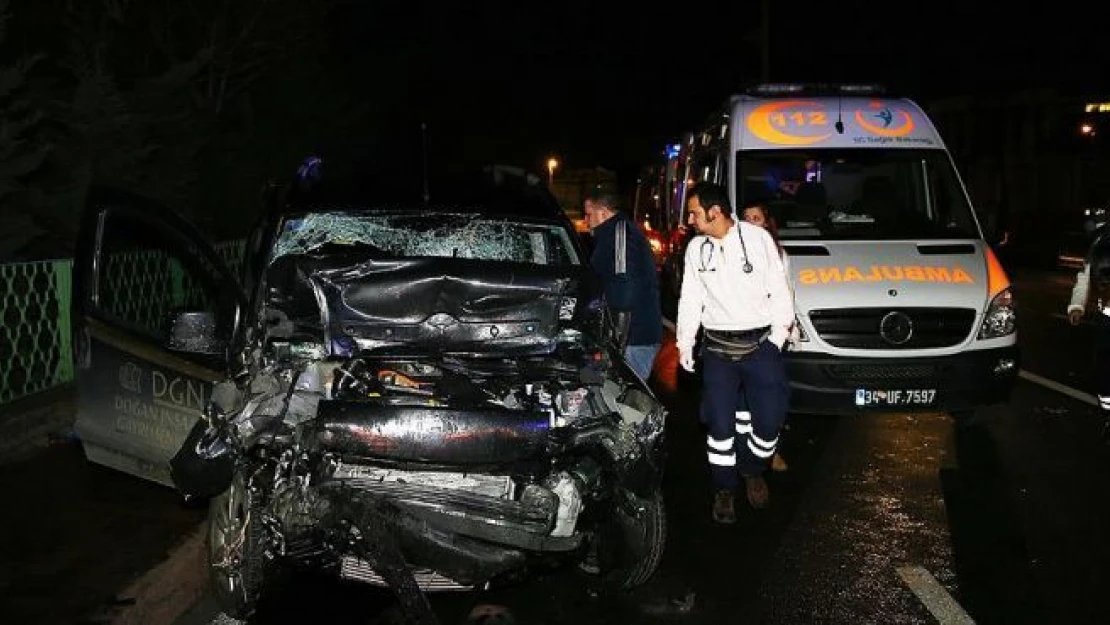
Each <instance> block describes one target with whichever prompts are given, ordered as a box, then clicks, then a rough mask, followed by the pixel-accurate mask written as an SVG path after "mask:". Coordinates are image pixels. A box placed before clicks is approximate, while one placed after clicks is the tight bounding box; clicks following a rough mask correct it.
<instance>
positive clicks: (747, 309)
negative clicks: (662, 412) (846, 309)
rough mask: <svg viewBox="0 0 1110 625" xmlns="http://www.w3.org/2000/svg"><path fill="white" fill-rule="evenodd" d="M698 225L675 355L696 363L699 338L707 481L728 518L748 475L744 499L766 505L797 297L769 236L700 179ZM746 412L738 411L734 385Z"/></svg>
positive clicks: (690, 207) (694, 211)
mask: <svg viewBox="0 0 1110 625" xmlns="http://www.w3.org/2000/svg"><path fill="white" fill-rule="evenodd" d="M687 212H688V221H689V223H690V225H691V226H693V227H694V228H695V229H696V230H697V232H698V233H699V234H698V236H695V237H694V238H693V240H691V241H690V243H689V245H688V246H687V248H686V255H685V269H684V274H683V278H682V291H681V293H680V295H679V301H678V323H677V330H676V332H675V334H676V335H677V344H678V345H677V347H678V353H679V364H680V365H681V366H682V368H683V369H685V370H687V371H691V372H692V371H693V370H694V344H695V342H696V339H697V334H698V330H699V328H704V329H705V336H704V340H703V347H702V353H701V356H702V362H703V371H702V419H703V420H704V422H705V424H706V426H707V427H708V430H709V431H708V437H707V439H706V454H707V457H708V459H709V466H710V471H711V473H712V477H713V485H714V488H715V490H716V492H715V495H714V502H713V519H714V520H715V521H717V522H719V523H734V522H735V521H736V512H735V507H734V503H733V500H734V495H733V493H734V491H735V489H736V488H737V486H738V485H739V476H743V478H744V486H745V491H746V494H747V498H748V502H749V503H750V504H751V505H752V507H754V508H762V507H765V506H766V505H767V502H768V498H769V494H768V490H767V483H766V481H764V479H763V472H764V471H765V470H766V468H767V464H768V462H769V460H770V459H771V457H772V456H773V455H774V454H775V449H776V447H777V445H778V440H779V432H780V431H781V429H782V425H783V422H784V421H785V419H786V411H787V404H788V400H789V387H788V385H787V379H786V367H785V362H784V360H783V355H782V349H783V344H784V343H785V342H786V340H787V338H788V337H789V335H790V327H791V324H793V323H794V299H793V295H792V294H791V290H790V286H789V283H788V281H787V276H786V272H785V271H784V269H783V264H782V259H781V258H780V256H779V253H778V249H777V247H776V245H775V242H774V240H773V239H772V238H771V235H769V234H768V233H767V232H766V231H765V230H764V229H762V228H759V227H757V226H753V225H751V224H749V223H747V222H744V221H742V220H736V219H734V218H733V215H732V209H731V208H730V206H729V201H728V195H727V194H726V193H725V192H724V190H723V189H722V188H721V187H720V186H718V185H715V184H710V183H701V184H698V185H697V187H695V188H694V190H693V191H692V192H691V193H690V196H689V199H688V200H687ZM741 392H743V393H745V395H746V399H747V405H748V411H738V410H737V409H736V407H737V405H738V398H739V394H740V393H741Z"/></svg>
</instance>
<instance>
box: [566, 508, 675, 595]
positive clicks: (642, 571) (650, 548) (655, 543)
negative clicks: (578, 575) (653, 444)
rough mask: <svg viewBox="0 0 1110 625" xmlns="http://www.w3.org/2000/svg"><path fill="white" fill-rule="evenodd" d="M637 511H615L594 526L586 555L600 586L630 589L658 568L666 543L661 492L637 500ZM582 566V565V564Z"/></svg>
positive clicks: (645, 580)
mask: <svg viewBox="0 0 1110 625" xmlns="http://www.w3.org/2000/svg"><path fill="white" fill-rule="evenodd" d="M637 504H638V506H637V507H638V508H639V511H638V513H637V514H634V515H633V514H628V513H624V512H619V513H617V514H614V515H612V517H611V520H609V521H607V522H604V523H602V524H601V525H600V526H599V527H598V531H597V534H596V535H595V537H594V544H593V545H591V551H592V552H593V553H591V554H590V557H589V558H588V559H589V560H590V561H591V562H596V569H597V571H598V573H600V575H601V580H600V581H601V582H602V584H603V585H604V586H607V587H609V588H613V589H621V590H631V589H633V588H636V587H638V586H641V585H643V584H644V583H645V582H647V581H648V579H650V578H651V576H652V575H653V574H654V573H655V570H656V569H657V568H659V562H660V560H662V559H663V549H664V547H665V546H666V543H667V512H666V508H665V507H664V504H663V495H662V493H661V492H658V491H657V492H656V493H654V494H653V495H652V496H651V497H648V498H646V499H639V500H637ZM582 568H583V569H584V570H586V568H585V567H582Z"/></svg>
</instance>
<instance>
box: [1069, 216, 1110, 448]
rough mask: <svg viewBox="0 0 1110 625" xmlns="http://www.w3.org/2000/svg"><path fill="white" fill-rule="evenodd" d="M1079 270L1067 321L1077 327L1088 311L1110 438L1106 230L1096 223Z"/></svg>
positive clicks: (1109, 242)
mask: <svg viewBox="0 0 1110 625" xmlns="http://www.w3.org/2000/svg"><path fill="white" fill-rule="evenodd" d="M1099 228H1100V229H1099V230H1098V231H1097V232H1098V234H1097V236H1095V240H1094V242H1093V243H1092V244H1091V248H1090V250H1089V251H1088V252H1087V258H1086V260H1085V261H1084V263H1083V270H1082V271H1080V272H1079V274H1078V275H1076V277H1075V287H1074V288H1073V289H1072V292H1071V301H1070V302H1068V321H1070V322H1071V324H1072V325H1073V326H1074V325H1079V323H1080V322H1081V321H1082V320H1083V315H1084V314H1086V313H1088V312H1090V316H1091V323H1092V324H1093V325H1094V327H1095V380H1094V382H1095V393H1096V394H1097V395H1098V404H1099V409H1100V410H1101V412H1102V415H1103V417H1104V418H1105V419H1106V421H1105V425H1104V427H1103V438H1107V439H1110V227H1107V225H1106V224H1105V223H1103V224H1099Z"/></svg>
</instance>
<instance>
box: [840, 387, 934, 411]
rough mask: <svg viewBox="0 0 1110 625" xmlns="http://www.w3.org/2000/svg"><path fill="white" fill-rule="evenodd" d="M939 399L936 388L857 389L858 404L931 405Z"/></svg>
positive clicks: (891, 405) (863, 405) (864, 405)
mask: <svg viewBox="0 0 1110 625" xmlns="http://www.w3.org/2000/svg"><path fill="white" fill-rule="evenodd" d="M936 399H937V390H936V389H935V388H896V389H868V388H858V389H856V406H859V407H861V408H863V407H867V406H890V407H895V406H931V405H933V402H934V401H936Z"/></svg>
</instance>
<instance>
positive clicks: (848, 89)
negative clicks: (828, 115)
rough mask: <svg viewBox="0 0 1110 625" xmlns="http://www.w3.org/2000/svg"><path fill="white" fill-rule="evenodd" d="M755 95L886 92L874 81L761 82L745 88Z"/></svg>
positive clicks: (873, 93)
mask: <svg viewBox="0 0 1110 625" xmlns="http://www.w3.org/2000/svg"><path fill="white" fill-rule="evenodd" d="M747 93H748V94H749V95H755V96H781V95H789V96H802V95H843V96H874V95H883V94H885V93H886V88H885V87H884V86H883V85H879V84H874V83H800V82H789V83H762V84H758V85H754V86H752V87H750V88H749V89H748V90H747Z"/></svg>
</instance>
